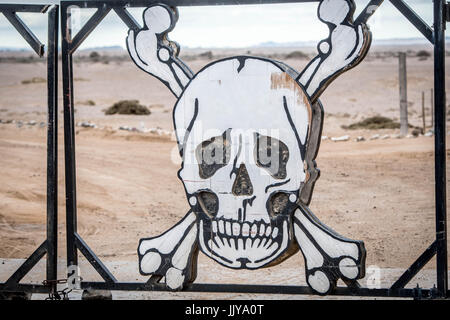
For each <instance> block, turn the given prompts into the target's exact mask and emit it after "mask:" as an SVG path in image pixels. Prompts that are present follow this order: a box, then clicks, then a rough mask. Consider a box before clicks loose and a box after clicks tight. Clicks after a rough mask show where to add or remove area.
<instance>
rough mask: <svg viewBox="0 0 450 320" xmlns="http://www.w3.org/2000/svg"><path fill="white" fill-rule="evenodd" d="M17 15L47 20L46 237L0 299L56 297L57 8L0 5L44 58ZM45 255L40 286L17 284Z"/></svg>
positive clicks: (39, 45)
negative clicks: (23, 295) (38, 15)
mask: <svg viewBox="0 0 450 320" xmlns="http://www.w3.org/2000/svg"><path fill="white" fill-rule="evenodd" d="M17 12H35V13H46V14H47V17H48V19H47V20H48V40H47V41H48V50H47V108H48V110H47V112H48V113H47V117H48V121H47V209H46V211H47V221H46V229H47V237H46V240H44V242H43V243H42V244H41V245H40V246H39V247H38V248H37V249H36V250H35V251H34V252H33V253H32V254H31V255H30V256H29V257H28V258H27V259H26V260H25V262H23V264H22V265H21V266H20V267H19V268H18V269H17V270H16V271H15V272H14V273H13V274H12V275H11V277H9V279H8V280H7V281H6V282H5V283H0V295H8V294H17V293H49V294H54V293H56V289H57V288H56V283H57V259H58V253H57V248H58V206H57V201H58V194H57V186H58V180H57V177H58V171H57V170H58V143H57V139H58V121H57V120H58V114H57V109H58V24H59V6H58V5H53V6H51V5H24V4H0V13H2V14H3V15H4V16H5V17H6V18H7V19H8V20H9V22H10V23H11V24H12V25H13V26H14V28H15V29H16V30H17V31H18V32H19V33H20V35H21V36H22V37H23V38H24V39H25V40H26V41H27V42H28V44H29V45H30V46H31V47H32V48H33V50H34V51H35V52H36V54H37V55H38V56H40V57H42V56H43V55H44V45H43V44H42V43H41V42H40V41H39V39H38V38H37V37H36V36H35V35H34V34H33V32H32V31H31V30H30V29H29V28H28V27H27V26H26V24H25V23H24V22H23V21H22V20H21V19H20V18H19V17H18V15H17V14H16V13H17ZM44 255H47V259H46V280H45V281H43V283H42V284H22V283H20V281H21V280H22V279H23V278H24V277H25V276H26V275H27V274H28V272H29V271H30V270H31V269H32V268H33V267H34V266H35V265H36V263H38V262H39V261H40V260H41V259H42V258H43V257H44Z"/></svg>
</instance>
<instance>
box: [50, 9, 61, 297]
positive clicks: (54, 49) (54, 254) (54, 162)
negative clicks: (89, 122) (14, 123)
mask: <svg viewBox="0 0 450 320" xmlns="http://www.w3.org/2000/svg"><path fill="white" fill-rule="evenodd" d="M58 9H59V7H58V6H57V5H56V6H54V7H53V8H52V9H51V10H50V11H49V12H48V44H47V47H48V49H47V103H48V121H47V281H50V283H51V284H52V290H53V291H54V292H55V291H56V282H55V280H56V279H57V276H58V270H57V265H58V261H57V259H58V19H59V15H58Z"/></svg>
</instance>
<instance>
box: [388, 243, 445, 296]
mask: <svg viewBox="0 0 450 320" xmlns="http://www.w3.org/2000/svg"><path fill="white" fill-rule="evenodd" d="M436 248H437V242H436V241H434V242H433V243H432V244H431V246H429V247H428V248H427V249H426V250H425V251H424V252H423V253H422V254H421V255H420V257H419V258H418V259H417V260H416V261H415V262H414V263H413V264H412V265H411V267H409V268H408V269H407V270H406V271H405V272H404V273H403V274H402V275H401V277H400V278H398V280H397V281H396V282H395V283H394V284H393V285H392V286H391V289H399V288H404V287H405V286H406V285H407V284H408V282H410V281H411V279H412V278H414V276H415V275H416V274H417V273H418V272H419V271H420V270H421V269H422V268H423V267H424V266H425V265H426V264H427V263H428V262H429V261H430V260H431V258H433V257H434V255H435V254H436Z"/></svg>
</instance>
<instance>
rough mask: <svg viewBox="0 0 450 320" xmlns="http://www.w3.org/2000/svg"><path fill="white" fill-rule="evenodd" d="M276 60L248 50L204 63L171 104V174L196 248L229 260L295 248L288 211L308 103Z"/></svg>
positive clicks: (257, 259)
mask: <svg viewBox="0 0 450 320" xmlns="http://www.w3.org/2000/svg"><path fill="white" fill-rule="evenodd" d="M286 69H287V67H286V66H285V65H282V64H281V63H280V64H278V63H276V62H273V61H269V60H265V59H262V58H254V57H238V58H231V59H225V60H220V61H217V62H213V63H212V64H210V65H208V66H206V67H205V68H204V69H203V70H201V71H200V72H199V73H198V74H197V75H196V76H195V77H194V78H193V79H192V80H191V82H190V83H189V85H188V86H187V87H186V89H185V91H184V92H183V94H182V96H181V97H180V99H179V100H178V102H177V104H176V106H175V109H174V124H175V129H176V133H177V139H178V143H179V147H180V151H181V153H182V155H183V164H182V168H181V170H180V171H179V177H180V179H181V180H182V181H183V183H184V186H185V190H186V194H187V197H188V200H189V203H190V205H191V208H192V210H193V211H194V212H195V213H197V217H198V219H197V221H198V226H199V243H200V249H201V250H202V252H203V253H205V254H206V255H208V256H209V257H211V258H212V259H214V260H216V261H217V262H219V263H221V264H223V265H225V266H227V267H230V268H238V269H239V268H247V269H257V268H260V267H262V266H266V265H270V264H271V263H273V262H275V261H280V259H284V258H285V257H287V256H289V255H290V254H291V253H292V251H293V250H289V249H290V248H292V247H295V245H294V244H293V243H294V242H293V235H292V220H291V216H292V211H293V208H294V206H295V203H296V201H297V198H298V194H299V189H300V186H301V183H302V182H304V181H305V179H306V173H305V167H304V155H305V149H306V147H305V146H306V142H307V138H308V130H309V125H310V122H311V107H310V102H309V99H308V97H307V96H306V95H305V94H304V91H303V88H302V87H301V86H300V85H299V84H298V83H297V82H296V81H295V80H294V78H293V77H295V75H292V73H291V71H290V70H286ZM291 75H292V76H291ZM267 143H268V144H269V145H270V146H271V150H272V151H271V152H270V153H269V154H268V155H267V153H266V150H267V149H266V146H267ZM264 156H265V157H264ZM295 249H296V247H295ZM294 251H296V250H294Z"/></svg>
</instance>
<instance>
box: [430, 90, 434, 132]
mask: <svg viewBox="0 0 450 320" xmlns="http://www.w3.org/2000/svg"><path fill="white" fill-rule="evenodd" d="M431 129H432V130H433V131H434V89H433V88H431Z"/></svg>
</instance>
